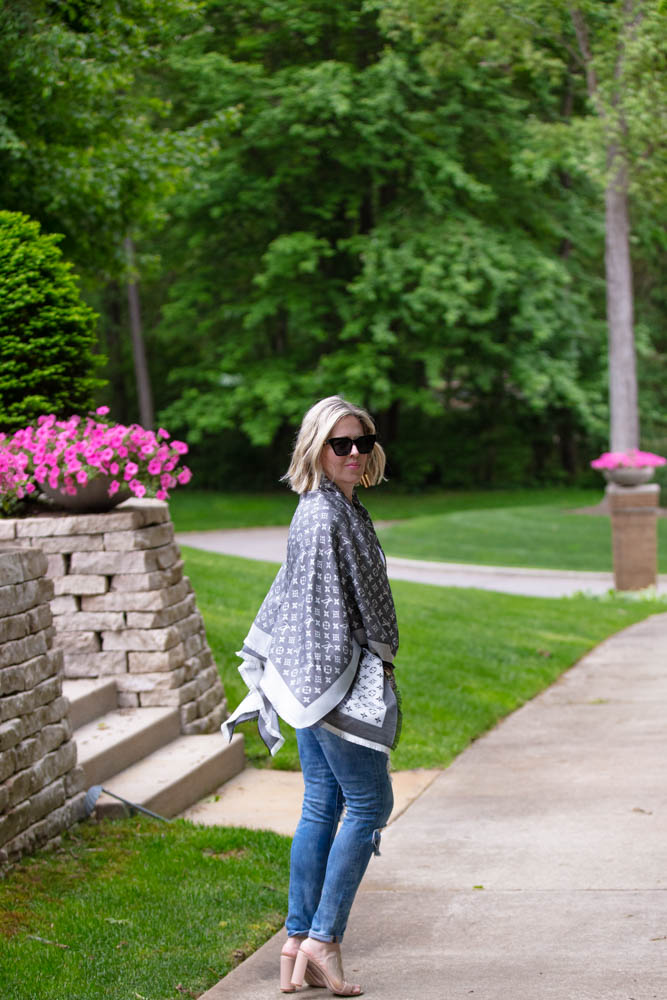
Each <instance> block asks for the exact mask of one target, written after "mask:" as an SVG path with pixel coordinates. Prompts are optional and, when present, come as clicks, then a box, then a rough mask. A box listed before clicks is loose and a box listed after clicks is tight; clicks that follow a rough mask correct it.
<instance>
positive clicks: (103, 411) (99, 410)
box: [95, 406, 109, 417]
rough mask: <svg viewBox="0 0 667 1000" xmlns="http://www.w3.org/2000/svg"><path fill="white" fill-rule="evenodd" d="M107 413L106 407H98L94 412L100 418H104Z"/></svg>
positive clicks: (107, 408)
mask: <svg viewBox="0 0 667 1000" xmlns="http://www.w3.org/2000/svg"><path fill="white" fill-rule="evenodd" d="M108 412H109V407H108V406H98V407H97V409H96V410H95V413H97V414H99V416H100V417H106V415H107V413H108Z"/></svg>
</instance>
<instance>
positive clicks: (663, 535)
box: [378, 505, 667, 572]
mask: <svg viewBox="0 0 667 1000" xmlns="http://www.w3.org/2000/svg"><path fill="white" fill-rule="evenodd" d="M378 534H379V536H380V540H381V541H382V545H383V547H384V549H385V551H386V552H387V553H389V554H390V555H392V556H402V557H404V558H407V559H434V560H437V561H441V562H459V563H480V564H486V565H489V566H529V567H536V568H541V569H568V570H595V571H598V572H611V571H612V545H611V525H610V519H609V518H608V517H601V516H595V515H580V514H573V513H571V512H570V509H564V508H562V507H560V506H551V505H547V506H542V505H540V506H525V507H522V506H516V507H505V508H500V509H495V510H461V511H454V512H452V513H450V514H435V515H431V516H427V517H416V518H413V519H411V520H410V521H406V522H404V523H401V524H393V525H390V526H388V527H385V528H381V529H379V530H378ZM658 539H659V544H658V562H659V568H660V571H661V572H667V518H664V517H660V518H658Z"/></svg>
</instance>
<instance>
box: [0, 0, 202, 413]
mask: <svg viewBox="0 0 667 1000" xmlns="http://www.w3.org/2000/svg"><path fill="white" fill-rule="evenodd" d="M198 17H199V14H198V5H197V4H196V3H195V2H193V0H120V2H118V3H110V2H107V0H100V2H96V3H88V2H85V0H66V2H58V3H55V2H52V0H25V2H21V3H13V2H10V3H6V4H3V5H2V7H1V8H0V204H2V205H3V206H4V207H5V208H8V209H14V210H17V211H18V210H20V211H24V212H27V213H28V214H29V215H30V216H32V217H34V218H35V219H37V220H39V221H40V222H41V224H42V226H43V227H44V228H45V229H46V230H48V231H50V232H58V233H61V234H63V243H62V246H63V251H64V252H65V254H66V256H67V257H69V258H70V259H71V260H73V261H74V262H75V264H76V265H77V267H78V269H79V271H80V273H82V274H83V276H84V278H85V284H86V288H87V289H89V290H92V297H97V298H98V300H99V302H100V304H103V303H104V302H105V300H109V299H110V298H112V297H113V294H114V291H113V290H114V289H115V288H117V287H118V286H119V285H120V284H126V285H128V288H129V289H130V291H131V293H132V296H133V301H134V300H135V298H136V277H137V265H136V264H135V263H134V262H133V263H132V265H131V266H130V265H129V264H128V260H127V255H126V251H125V245H126V240H127V239H131V238H132V237H133V236H134V235H136V234H137V233H141V232H142V230H143V229H145V228H150V227H152V226H153V225H154V224H155V222H156V219H157V217H158V216H159V215H160V213H161V210H162V209H161V205H162V201H163V199H164V197H165V196H166V195H167V194H169V193H171V192H173V191H174V190H175V189H176V188H177V187H178V184H179V183H180V182H181V180H182V179H183V178H184V176H185V173H186V172H187V170H188V169H189V168H190V167H191V166H192V164H193V163H194V162H196V161H197V159H198V157H201V156H204V155H205V150H206V147H207V143H208V140H207V139H206V137H205V136H204V135H203V134H202V130H201V129H200V130H195V131H194V132H189V133H183V132H181V133H177V132H175V131H174V130H172V129H171V128H170V127H169V126H168V124H167V123H166V118H167V116H168V114H169V110H170V107H169V100H168V98H167V96H166V95H164V94H163V93H162V92H161V90H160V86H159V79H158V78H159V67H160V65H161V62H162V59H163V58H164V52H165V50H166V49H167V48H168V46H169V44H170V42H171V40H172V39H173V38H176V37H178V36H179V33H187V31H189V30H190V29H191V27H192V25H193V23H198ZM121 308H123V311H124V306H123V307H121ZM102 329H103V331H105V332H106V333H107V334H108V338H107V339H108V347H109V353H110V354H111V355H112V356H115V355H116V354H117V353H119V351H120V348H119V346H118V344H117V343H116V342H115V341H114V337H115V336H117V335H118V334H119V332H120V331H119V330H118V327H117V325H115V324H113V323H111V322H109V321H108V318H107V316H104V317H103V323H102ZM123 333H124V331H123ZM137 336H138V335H137V332H136V328H135V340H136V339H137ZM140 355H141V351H139V352H138V355H137V356H140ZM136 377H137V381H138V382H139V384H140V385H141V386H142V396H143V395H145V392H146V382H147V379H148V372H147V369H146V368H144V369H142V368H141V366H140V365H139V366H138V370H137V373H136ZM112 381H113V380H112ZM144 416H145V414H142V418H143V417H144Z"/></svg>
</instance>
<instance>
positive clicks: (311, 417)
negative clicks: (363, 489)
mask: <svg viewBox="0 0 667 1000" xmlns="http://www.w3.org/2000/svg"><path fill="white" fill-rule="evenodd" d="M343 417H356V418H357V420H358V421H359V422H360V424H361V426H362V427H363V429H364V434H375V424H374V423H373V420H372V419H371V417H370V415H369V414H368V413H367V412H366V410H363V409H362V408H361V407H360V406H355V405H354V403H348V401H347V400H346V399H342V398H341V397H340V396H327V397H326V399H321V400H320V401H319V403H315V405H314V406H311V408H310V409H309V410H308V412H307V413H306V415H305V416H304V418H303V420H302V421H301V427H300V428H299V433H298V434H297V437H296V442H295V444H294V451H293V452H292V461H291V462H290V466H289V469H288V470H287V472H286V473H285V475H284V476H283V477H282V478H283V479H284V480H285V481H286V482H288V483H289V485H290V487H291V488H292V489H293V490H294V492H295V493H308V492H309V491H310V490H316V489H318V488H319V485H320V483H321V482H322V476H323V475H324V469H323V468H322V452H323V451H324V446H325V444H326V442H327V440H328V438H329V437H330V436H331V431H332V430H333V428H334V427H335V426H336V424H337V423H338V421H339V420H342V419H343ZM385 462H386V458H385V453H384V450H383V449H382V447H381V446H380V445H379V444H378V443H377V441H376V442H375V445H374V447H373V450H372V451H371V453H370V454H369V456H368V460H367V462H366V470H365V472H364V475H363V477H362V479H361V485H362V486H377V485H378V483H381V482H382V480H383V479H384V467H385Z"/></svg>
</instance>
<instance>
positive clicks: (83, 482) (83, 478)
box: [76, 469, 88, 486]
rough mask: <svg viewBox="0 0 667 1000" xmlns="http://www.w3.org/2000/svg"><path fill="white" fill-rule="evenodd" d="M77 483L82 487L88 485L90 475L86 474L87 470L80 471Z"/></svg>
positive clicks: (77, 475)
mask: <svg viewBox="0 0 667 1000" xmlns="http://www.w3.org/2000/svg"><path fill="white" fill-rule="evenodd" d="M76 481H77V483H80V484H81V486H85V485H86V483H87V482H88V473H87V472H86V470H85V469H79V471H78V472H77V474H76Z"/></svg>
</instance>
